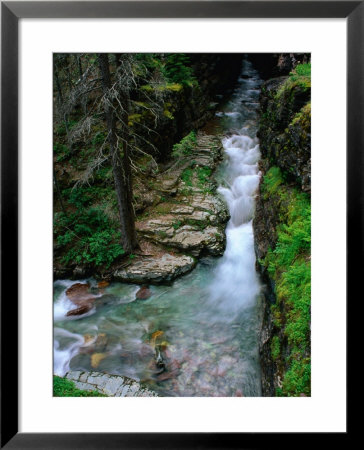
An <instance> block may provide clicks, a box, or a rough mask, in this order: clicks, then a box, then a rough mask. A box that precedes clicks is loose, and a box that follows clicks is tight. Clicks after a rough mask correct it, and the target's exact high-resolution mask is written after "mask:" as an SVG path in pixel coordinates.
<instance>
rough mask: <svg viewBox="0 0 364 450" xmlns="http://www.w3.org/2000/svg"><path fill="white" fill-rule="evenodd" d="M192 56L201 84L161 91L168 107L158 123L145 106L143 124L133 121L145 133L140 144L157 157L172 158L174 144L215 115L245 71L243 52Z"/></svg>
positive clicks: (192, 64)
mask: <svg viewBox="0 0 364 450" xmlns="http://www.w3.org/2000/svg"><path fill="white" fill-rule="evenodd" d="M188 57H189V59H190V61H191V67H192V69H193V73H194V76H195V77H196V81H197V83H196V84H195V85H191V86H188V85H184V86H183V87H182V86H177V85H175V86H173V85H171V86H170V87H169V89H168V90H166V91H165V92H163V93H161V94H163V95H164V104H165V110H164V117H163V118H161V119H160V120H159V122H158V124H157V125H156V123H155V117H154V116H153V115H150V114H148V110H145V109H142V110H141V111H140V112H141V114H142V117H141V121H140V123H139V122H138V120H137V121H134V122H132V124H131V125H132V127H134V129H135V131H136V132H137V134H138V135H140V136H141V140H140V142H139V144H140V145H141V146H142V148H144V149H145V150H146V151H147V152H148V153H151V154H152V155H153V156H154V157H155V158H156V159H157V160H163V159H165V158H166V157H168V156H169V155H170V152H171V149H172V146H173V144H174V143H176V142H178V141H179V140H180V139H181V138H182V137H183V136H185V135H186V134H188V133H189V132H190V131H191V130H193V129H194V130H198V129H200V128H202V127H203V126H204V124H205V123H206V122H207V121H209V120H210V119H211V118H213V117H214V114H215V110H216V107H217V105H218V103H217V102H218V100H219V98H221V97H222V96H226V95H228V94H229V92H230V89H231V88H232V87H233V86H234V83H235V81H236V79H237V78H238V76H239V74H240V71H241V64H242V55H240V54H213V53H212V54H198V53H196V54H189V55H188ZM148 129H149V130H153V132H152V133H150V132H149V131H148ZM148 143H150V144H152V145H149V144H148ZM153 146H154V147H153ZM156 149H158V151H157V152H156Z"/></svg>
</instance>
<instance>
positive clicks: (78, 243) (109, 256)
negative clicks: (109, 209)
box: [53, 186, 124, 268]
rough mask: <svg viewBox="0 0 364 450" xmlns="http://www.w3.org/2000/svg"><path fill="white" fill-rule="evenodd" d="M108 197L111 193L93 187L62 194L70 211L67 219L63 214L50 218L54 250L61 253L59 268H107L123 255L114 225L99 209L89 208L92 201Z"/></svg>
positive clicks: (115, 223)
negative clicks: (74, 266)
mask: <svg viewBox="0 0 364 450" xmlns="http://www.w3.org/2000/svg"><path fill="white" fill-rule="evenodd" d="M112 194H113V193H112V191H111V190H108V189H103V188H97V187H95V186H94V187H90V188H77V189H65V190H64V191H63V195H64V197H65V198H66V199H67V203H68V205H69V206H70V209H69V211H68V213H67V215H66V213H65V212H63V211H61V212H57V213H55V214H54V227H53V231H54V235H55V240H56V243H57V250H58V251H59V250H62V255H63V256H62V263H63V264H66V265H67V264H86V265H87V264H88V265H89V264H92V265H95V266H102V265H105V266H106V267H107V268H109V267H110V265H111V263H112V262H113V261H114V260H115V259H116V258H118V257H119V256H121V255H123V254H124V250H123V248H122V246H121V244H120V232H119V230H118V227H117V222H115V221H113V220H111V219H110V217H108V216H107V215H106V213H105V210H104V209H103V208H101V207H100V206H93V203H94V201H95V199H97V198H100V199H101V198H107V196H109V195H112ZM71 208H72V210H71Z"/></svg>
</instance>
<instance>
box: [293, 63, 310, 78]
mask: <svg viewBox="0 0 364 450" xmlns="http://www.w3.org/2000/svg"><path fill="white" fill-rule="evenodd" d="M289 76H290V78H291V80H293V81H303V80H302V79H303V78H306V80H307V81H308V80H311V63H306V64H298V66H296V67H295V69H294V71H293V72H291V73H290V74H289Z"/></svg>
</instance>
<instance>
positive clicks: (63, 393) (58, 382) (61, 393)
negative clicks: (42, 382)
mask: <svg viewBox="0 0 364 450" xmlns="http://www.w3.org/2000/svg"><path fill="white" fill-rule="evenodd" d="M53 396H54V397H107V395H104V394H100V393H99V392H97V391H83V390H81V389H77V388H76V386H75V384H74V383H73V382H72V381H71V380H67V379H66V378H61V377H58V376H56V375H54V376H53Z"/></svg>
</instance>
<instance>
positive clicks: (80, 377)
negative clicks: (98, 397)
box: [65, 371, 158, 397]
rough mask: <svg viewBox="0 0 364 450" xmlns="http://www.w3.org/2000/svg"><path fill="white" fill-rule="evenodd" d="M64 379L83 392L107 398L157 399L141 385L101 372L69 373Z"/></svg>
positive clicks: (155, 395) (128, 379)
mask: <svg viewBox="0 0 364 450" xmlns="http://www.w3.org/2000/svg"><path fill="white" fill-rule="evenodd" d="M65 378H67V379H68V380H71V381H73V382H74V384H75V386H76V388H78V389H82V390H83V391H96V392H99V393H100V394H104V395H107V396H108V397H158V394H156V393H155V392H153V391H151V390H150V389H148V388H146V387H145V386H144V385H143V384H141V383H139V382H137V381H134V380H132V379H130V378H127V377H122V376H119V375H109V374H106V373H101V372H81V371H71V372H68V373H67V374H66V375H65Z"/></svg>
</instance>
